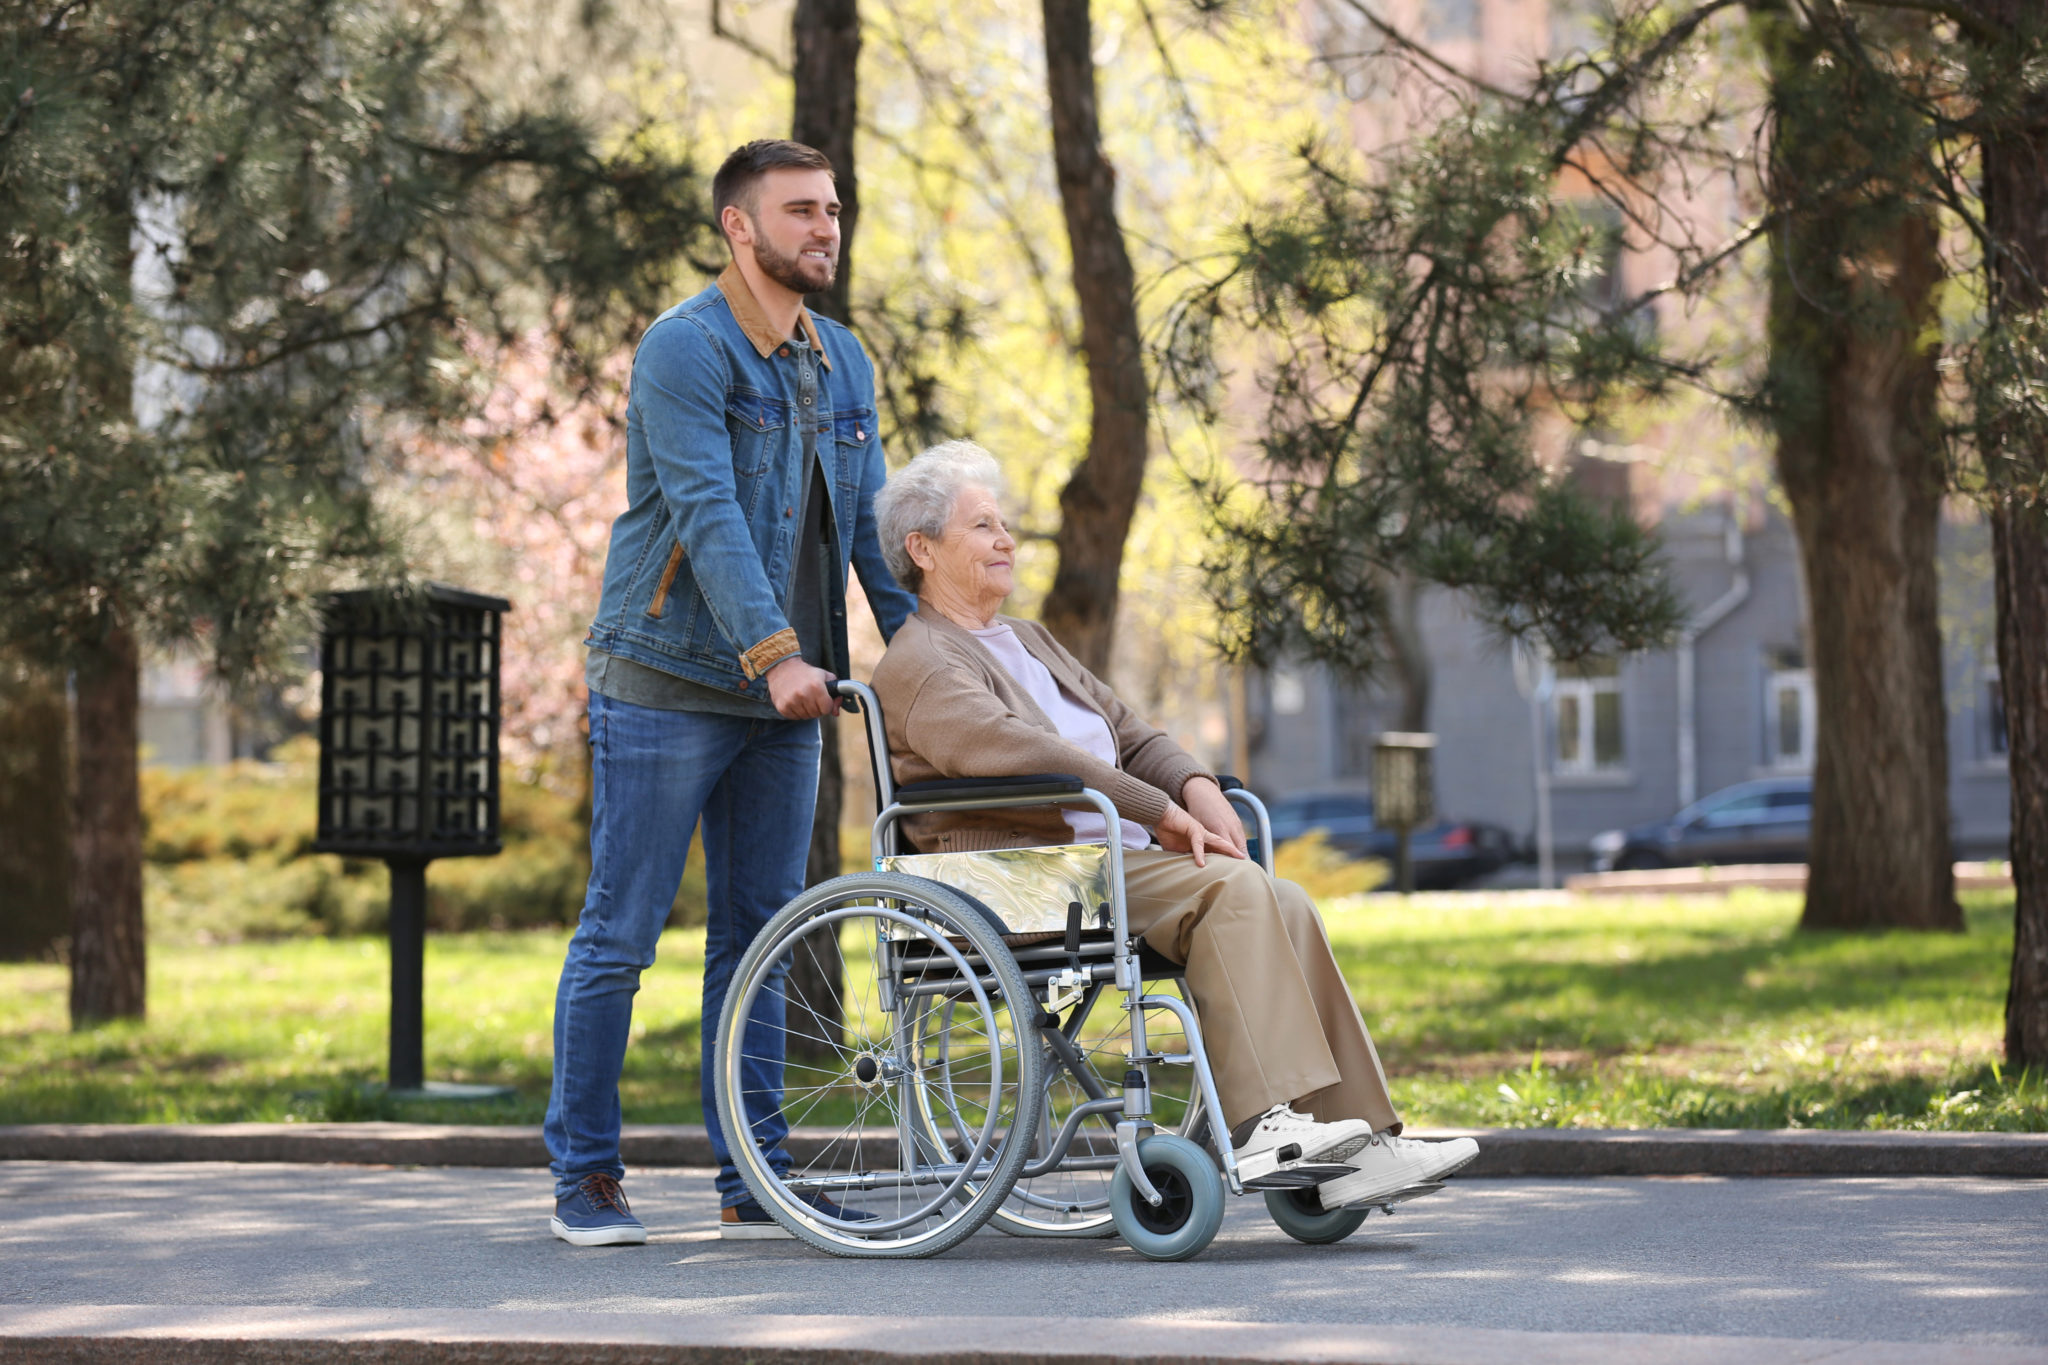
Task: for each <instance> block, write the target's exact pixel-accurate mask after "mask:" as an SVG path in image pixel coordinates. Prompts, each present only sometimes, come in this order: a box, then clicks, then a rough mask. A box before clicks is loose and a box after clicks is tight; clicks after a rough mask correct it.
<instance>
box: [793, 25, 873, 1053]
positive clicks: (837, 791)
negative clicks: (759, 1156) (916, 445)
mask: <svg viewBox="0 0 2048 1365" xmlns="http://www.w3.org/2000/svg"><path fill="white" fill-rule="evenodd" d="M790 36H791V40H792V45H793V48H794V63H793V65H794V68H795V77H796V108H795V111H794V113H793V115H792V117H791V119H790V125H791V127H790V136H791V137H792V138H794V139H795V140H796V141H798V142H801V143H804V144H805V145H806V146H810V147H815V148H817V149H818V150H819V151H821V152H823V153H824V154H825V156H826V159H827V160H829V161H830V162H831V163H832V171H833V179H834V182H835V184H836V185H837V187H838V190H839V273H838V274H837V276H835V277H834V279H833V281H832V288H831V289H830V290H829V291H827V292H826V293H823V294H818V295H813V296H812V298H811V300H810V305H811V307H813V308H815V309H816V310H817V311H818V312H820V313H823V314H824V315H825V316H826V317H829V318H833V319H836V320H837V321H839V322H844V323H849V324H850V323H851V322H852V321H853V311H852V304H851V300H852V297H853V234H854V229H855V228H856V227H857V226H858V224H859V221H860V181H859V177H858V176H857V175H856V173H855V171H854V161H853V134H854V122H855V119H856V117H857V115H858V110H859V101H858V95H859V91H860V82H859V62H860V5H859V0H797V5H796V10H795V12H794V14H793V15H792V17H791V19H790ZM820 728H821V729H822V731H823V734H822V739H823V741H824V742H823V745H822V748H821V752H820V754H819V757H818V808H817V812H816V814H815V815H813V816H812V817H811V851H810V857H809V860H808V862H807V863H806V865H805V869H804V882H805V884H806V885H807V886H816V885H817V884H818V883H819V882H823V881H830V880H831V879H832V878H834V877H836V876H838V875H839V861H840V857H839V820H840V816H841V814H842V813H843V811H844V809H845V804H846V780H845V774H844V772H843V771H842V768H841V764H840V762H839V732H838V726H837V724H836V723H835V722H834V721H832V720H831V719H830V718H829V717H828V718H827V719H826V720H824V721H823V722H821V723H820ZM816 937H817V935H815V934H813V935H810V936H809V937H808V938H806V940H805V943H806V945H810V944H811V940H813V939H815V938H816ZM844 978H845V965H844V963H843V962H842V961H841V960H840V958H839V956H838V955H837V954H836V953H829V954H828V953H824V952H814V951H812V950H811V947H810V946H807V947H805V948H803V949H800V950H799V951H798V952H797V954H796V958H795V960H794V961H793V962H791V964H790V975H789V987H788V994H789V1001H790V1004H791V1007H792V1014H791V1018H790V1036H789V1050H790V1054H791V1056H792V1057H794V1058H796V1059H798V1060H801V1061H811V1062H829V1061H831V1060H832V1059H833V1058H834V1057H835V1056H836V1055H837V1054H836V1051H835V1049H836V1047H837V1045H838V1043H839V1042H840V1041H841V1040H842V1038H843V1036H844V1029H843V1028H842V1025H841V1014H842V1007H841V1004H840V995H841V992H842V989H843V987H842V982H843V980H844ZM806 1034H809V1035H811V1036H810V1037H805V1036H804V1035H806Z"/></svg>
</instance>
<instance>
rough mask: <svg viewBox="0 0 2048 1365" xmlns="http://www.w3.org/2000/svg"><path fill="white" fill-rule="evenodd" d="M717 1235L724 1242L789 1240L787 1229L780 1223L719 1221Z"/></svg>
mask: <svg viewBox="0 0 2048 1365" xmlns="http://www.w3.org/2000/svg"><path fill="white" fill-rule="evenodd" d="M718 1236H719V1239H720V1240H721V1241H726V1242H776V1241H781V1242H791V1241H795V1240H796V1239H795V1238H794V1237H792V1236H790V1233H789V1229H788V1228H786V1227H784V1226H782V1224H780V1223H720V1224H719V1225H718Z"/></svg>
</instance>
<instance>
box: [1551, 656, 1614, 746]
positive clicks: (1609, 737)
mask: <svg viewBox="0 0 2048 1365" xmlns="http://www.w3.org/2000/svg"><path fill="white" fill-rule="evenodd" d="M1551 708H1552V711H1551V723H1552V727H1553V729H1554V731H1555V733H1556V736H1557V758H1556V764H1555V767H1556V770H1557V771H1558V772H1560V773H1596V772H1610V771H1613V770H1615V769H1618V768H1621V767H1622V766H1623V765H1624V764H1626V763H1627V761H1628V747H1627V744H1626V743H1625V741H1624V736H1623V733H1622V725H1621V665H1620V664H1619V663H1617V662H1616V661H1615V660H1613V659H1587V660H1584V661H1582V662H1580V663H1575V664H1559V665H1558V666H1557V688H1556V690H1555V691H1554V692H1553V693H1552V694H1551Z"/></svg>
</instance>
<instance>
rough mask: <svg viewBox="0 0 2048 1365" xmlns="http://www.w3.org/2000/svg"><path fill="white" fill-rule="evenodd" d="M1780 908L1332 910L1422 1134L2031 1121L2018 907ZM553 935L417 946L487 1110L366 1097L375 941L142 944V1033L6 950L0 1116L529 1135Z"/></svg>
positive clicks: (537, 1107)
mask: <svg viewBox="0 0 2048 1365" xmlns="http://www.w3.org/2000/svg"><path fill="white" fill-rule="evenodd" d="M1797 913H1798V904H1797V899H1796V898H1795V897H1793V896H1789V895H1774V894H1764V893H1737V894H1735V895H1733V896H1730V897H1728V898H1725V899H1706V898H1699V899H1670V900H1639V901H1608V900H1593V899H1587V900H1580V901H1576V902H1572V903H1569V904H1565V905H1549V906H1535V905H1528V904H1515V903H1512V902H1508V901H1496V902H1484V901H1479V900H1465V901H1459V902H1456V903H1453V904H1450V905H1445V904H1443V903H1441V902H1438V901H1435V900H1432V899H1431V898H1426V897H1424V898H1417V899H1415V900H1414V901H1410V902H1406V903H1404V902H1401V901H1400V900H1398V899H1395V898H1373V899H1371V900H1368V901H1356V900H1354V901H1351V902H1347V903H1342V904H1339V905H1336V906H1333V907H1332V908H1331V911H1330V913H1329V921H1330V928H1331V934H1332V938H1333V941H1334V942H1335V944H1336V945H1337V950H1338V954H1339V957H1340V958H1341V959H1342V961H1343V963H1344V965H1345V969H1346V971H1347V973H1348V975H1349V976H1350V979H1351V981H1352V984H1353V987H1354V989H1355V990H1356V992H1357V994H1358V998H1359V1000H1360V1002H1361V1006H1362V1008H1363V1009H1364V1012H1365V1017H1366V1020H1367V1022H1368V1023H1369V1024H1370V1025H1371V1026H1372V1029H1373V1033H1374V1036H1375V1038H1376V1039H1377V1041H1378V1042H1379V1045H1380V1049H1381V1053H1382V1056H1383V1057H1384V1059H1385V1061H1386V1064H1387V1068H1388V1071H1389V1073H1390V1074H1391V1076H1392V1078H1393V1082H1394V1089H1395V1096H1396V1099H1397V1101H1398V1102H1399V1103H1400V1105H1401V1107H1402V1109H1403V1111H1404V1114H1405V1116H1406V1117H1407V1118H1409V1119H1410V1120H1411V1121H1412V1122H1415V1123H1418V1124H1483V1125H1499V1124H1509V1125H1573V1124H1578V1125H1590V1126H1619V1127H1626V1126H1666V1125H1676V1126H1699V1125H1708V1126H1739V1127H1781V1126H1787V1125H1795V1126H1813V1127H1865V1126H1877V1127H1941V1128H1966V1129H1977V1128H2015V1129H2034V1130H2043V1129H2048V1085H2044V1083H2043V1078H2041V1077H2038V1076H2027V1077H2013V1076H2005V1075H2002V1074H2000V1073H1999V1072H1998V1070H1997V1069H1996V1067H1995V1064H1994V1059H1995V1058H1996V1056H1997V1054H1998V1042H1999V1037H2000V1030H2001V1023H2000V1011H2001V1008H2002V1005H2003V1001H2004V995H2005V976H2006V970H2007V962H2008V957H2009V954H2010V951H2011V948H2010V945H2011V905H2010V901H2009V900H2005V899H2003V898H1999V897H1976V898H1972V899H1971V900H1970V902H1969V916H1970V931H1969V932H1968V933H1967V934H1965V935H1959V936H1923V935H1908V934H1882V935H1799V934H1795V933H1793V932H1792V925H1793V922H1794V920H1795V919H1796V917H1797ZM566 937H567V934H566V931H542V932H520V933H497V934H467V935H442V936H435V937H433V938H430V940H429V945H428V954H427V1071H428V1074H429V1075H430V1076H431V1077H433V1078H435V1079H438V1080H469V1081H491V1082H499V1083H504V1084H509V1085H512V1086H514V1087H516V1089H517V1092H518V1093H517V1098H516V1099H514V1100H511V1101H507V1102H502V1103H495V1104H482V1105H434V1104H406V1105H392V1104H391V1103H390V1102H388V1101H385V1100H382V1099H380V1098H377V1097H376V1096H375V1094H374V1090H373V1089H370V1088H367V1087H366V1084H365V1083H367V1082H374V1081H376V1080H378V1079H380V1078H381V1075H382V1072H383V1066H384V1046H385V1039H384V1029H385V1008H386V990H387V985H386V974H387V962H386V957H385V950H384V946H383V944H382V943H381V942H380V941H377V940H354V939H347V940H330V939H317V938H307V939H294V940H287V941H280V942H270V943H240V944H227V945H212V946H200V945H183V944H158V945H155V946H154V947H153V949H152V955H151V960H150V996H149V1000H150V1018H149V1020H148V1022H147V1023H144V1024H140V1025H115V1026H110V1027H106V1028H101V1029H98V1030H95V1031H91V1032H87V1033H82V1034H74V1033H71V1032H70V1031H69V1030H68V1029H67V1028H66V1026H65V1015H64V1007H65V978H64V973H63V971H62V970H61V969H60V968H57V967H51V966H36V965H20V964H0V1122H7V1123H26V1122H57V1121H68V1122H199V1121H225V1120H233V1119H294V1118H296V1119H307V1120H313V1119H357V1118H382V1117H402V1118H413V1119H422V1120H451V1121H462V1122H506V1123H514V1122H516V1123H535V1122H538V1120H539V1119H540V1116H541V1113H542V1110H543V1108H544V1106H545V1103H546V1095H547V1087H548V1077H549V1054H550V1034H549V1021H550V1019H551V1017H552V1013H553V1002H554V986H555V977H556V973H557V971H558V970H559V968H560V964H561V959H562V951H563V947H564V944H565V942H566ZM702 959H703V938H702V933H701V931H684V930H676V931H671V932H670V933H669V934H668V935H667V936H666V937H665V938H664V939H663V941H662V950H661V960H660V962H659V963H658V964H657V966H656V967H655V968H654V970H653V971H652V972H651V973H649V975H648V977H647V978H646V981H645V983H644V985H643V988H642V990H641V993H640V997H639V1003H638V1007H637V1011H636V1016H635V1024H634V1042H633V1045H632V1047H631V1048H630V1049H629V1051H628V1054H627V1063H626V1075H625V1081H624V1087H623V1096H622V1098H623V1102H624V1107H625V1113H626V1118H627V1120H628V1121H629V1122H648V1123H663V1122H668V1123H673V1122H690V1121H696V1120H698V1119H699V1118H700V1117H701V1111H700V1108H699V1103H698V1070H697V1068H698V1025H699V1018H698V1015H699V1010H698V993H699V986H700V972H701V969H702ZM1158 1041H1162V1040H1155V1042H1158ZM1163 1041H1168V1042H1169V1043H1170V1041H1171V1040H1163ZM820 1117H822V1115H820Z"/></svg>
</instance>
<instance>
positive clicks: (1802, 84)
mask: <svg viewBox="0 0 2048 1365" xmlns="http://www.w3.org/2000/svg"><path fill="white" fill-rule="evenodd" d="M1764 22H1765V24H1766V42H1767V49H1768V50H1769V51H1770V53H1771V59H1772V79H1773V87H1772V95H1773V106H1774V111H1775V113H1776V115H1777V118H1776V122H1775V124H1774V138H1773V143H1772V149H1771V151H1772V162H1771V167H1770V174H1771V177H1772V184H1773V192H1774V194H1776V195H1778V196H1780V197H1781V199H1782V200H1785V201H1796V200H1797V199H1798V198H1799V197H1801V196H1802V195H1804V194H1807V193H1810V191H1811V188H1812V187H1813V186H1816V185H1821V184H1825V183H1827V182H1828V180H1829V179H1830V178H1831V177H1833V176H1835V175H1837V174H1839V172H1840V169H1841V168H1842V167H1843V166H1844V165H1853V164H1856V159H1857V158H1862V159H1865V160H1867V159H1868V157H1869V156H1871V155H1874V154H1875V153H1873V152H1871V151H1870V150H1869V148H1870V147H1871V146H1873V145H1877V144H1878V141H1879V140H1878V139H1875V138H1868V137H1864V136H1862V135H1861V133H1862V130H1861V129H1860V128H1859V126H1858V116H1859V112H1860V109H1859V105H1858V103H1857V94H1858V91H1857V89H1856V86H1855V82H1854V79H1853V77H1852V76H1851V75H1849V74H1845V73H1843V72H1842V71H1841V68H1840V65H1839V64H1835V65H1830V64H1828V63H1825V62H1822V61H1819V60H1818V56H1819V52H1818V41H1819V40H1818V39H1817V38H1816V37H1815V35H1814V34H1813V33H1812V32H1811V31H1810V30H1802V29H1795V28H1793V27H1792V26H1791V25H1789V24H1788V23H1773V22H1772V21H1770V20H1766V21H1764ZM1878 169H1879V170H1880V171H1885V170H1890V169H1894V168H1878ZM1878 201H1883V202H1878ZM1772 245H1773V247H1774V250H1773V252H1772V272H1771V288H1770V303H1769V320H1768V326H1769V339H1770V347H1771V356H1770V374H1771V397H1772V400H1773V419H1774V425H1775V428H1776V431H1775V435H1776V438H1777V447H1776V460H1777V469H1778V477H1779V480H1780V482H1781V483H1782V484H1783V486H1784V489H1785V493H1786V496H1787V497H1788V498H1789V499H1790V501H1791V503H1792V522H1793V526H1794V527H1795V529H1796V530H1797V533H1798V537H1799V548H1800V559H1801V562H1802V564H1803V566H1804V568H1805V570H1806V588H1807V613H1808V628H1809V629H1808V634H1809V644H1810V648H1811V653H1812V668H1813V678H1814V690H1815V694H1816V699H1817V701H1818V711H1819V716H1818V723H1817V726H1816V733H1815V753H1814V771H1813V834H1812V839H1811V843H1810V846H1809V851H1808V861H1809V872H1808V879H1807V887H1806V908H1805V913H1804V914H1803V915H1802V916H1801V918H1800V926H1801V927H1802V928H1806V929H1821V928H1837V929H1838V928H1879V927H1892V926H1896V927H1906V928H1916V929H1959V928H1961V927H1962V913H1961V911H1960V909H1959V908H1958V907H1957V905H1956V899H1955V873H1954V865H1953V862H1952V857H1953V854H1952V851H1951V849H1950V846H1949V802H1948V731H1947V722H1948V718H1947V712H1946V710H1945V708H1944V705H1943V701H1942V670H1941V629H1940V619H1939V610H1938V603H1937V584H1938V577H1937V570H1936V561H1935V532H1936V527H1937V519H1938V515H1939V512H1940V507H1941V497H1942V489H1943V485H1944V472H1945V471H1944V469H1943V467H1942V461H1941V454H1940V443H1939V437H1938V427H1937V421H1938V419H1937V416H1936V411H1935V397H1936V386H1937V382H1938V374H1937V371H1936V360H1937V357H1936V355H1935V353H1934V351H1933V350H1932V348H1931V347H1929V346H1927V345H1926V344H1924V343H1923V342H1922V341H1921V337H1922V336H1923V335H1924V331H1923V329H1924V328H1926V327H1928V325H1929V324H1930V323H1931V321H1932V318H1933V309H1934V289H1935V286H1936V284H1937V283H1939V281H1940V278H1941V262H1940V257H1939V255H1938V250H1937V248H1938V239H1937V229H1936V225H1935V224H1934V223H1933V222H1932V221H1931V219H1930V218H1929V217H1928V216H1927V214H1926V213H1925V212H1924V211H1922V210H1917V209H1914V208H1912V207H1910V206H1907V205H1906V204H1905V203H1904V201H1903V199H1902V198H1899V197H1892V198H1890V199H1888V200H1886V199H1885V197H1884V196H1874V197H1873V199H1871V200H1862V199H1857V200H1849V201H1845V202H1832V201H1829V202H1822V203H1820V204H1818V205H1816V206H1813V207H1809V208H1802V209H1801V211H1799V212H1798V213H1795V214H1793V215H1792V216H1791V217H1790V218H1789V219H1788V220H1787V221H1786V223H1785V225H1784V226H1783V227H1782V228H1780V229H1779V230H1778V231H1777V232H1776V233H1774V234H1773V239H1772Z"/></svg>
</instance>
